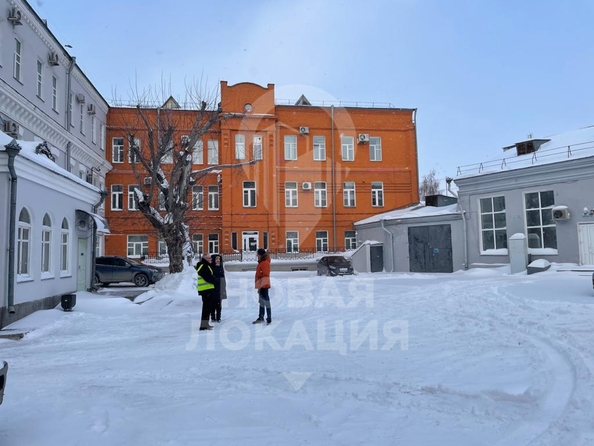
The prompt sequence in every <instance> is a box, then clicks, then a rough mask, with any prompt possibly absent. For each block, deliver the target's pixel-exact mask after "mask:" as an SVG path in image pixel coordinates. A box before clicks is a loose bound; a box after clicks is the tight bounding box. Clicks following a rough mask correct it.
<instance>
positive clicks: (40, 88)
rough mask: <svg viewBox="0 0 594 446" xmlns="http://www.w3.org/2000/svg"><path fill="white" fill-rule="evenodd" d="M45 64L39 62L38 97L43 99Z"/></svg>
mask: <svg viewBox="0 0 594 446" xmlns="http://www.w3.org/2000/svg"><path fill="white" fill-rule="evenodd" d="M42 94H43V63H42V62H41V61H39V60H38V61H37V97H38V98H39V99H43V96H42Z"/></svg>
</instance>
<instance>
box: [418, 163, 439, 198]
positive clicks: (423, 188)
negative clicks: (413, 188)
mask: <svg viewBox="0 0 594 446" xmlns="http://www.w3.org/2000/svg"><path fill="white" fill-rule="evenodd" d="M435 176H436V173H435V169H432V170H431V171H430V172H429V173H428V174H427V175H423V180H422V181H421V184H420V185H419V196H420V199H421V200H424V199H425V197H426V196H427V195H436V194H439V193H441V190H440V189H439V180H438V179H437V178H436V177H435Z"/></svg>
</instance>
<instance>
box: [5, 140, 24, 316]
mask: <svg viewBox="0 0 594 446" xmlns="http://www.w3.org/2000/svg"><path fill="white" fill-rule="evenodd" d="M4 147H5V148H6V153H7V154H8V170H9V172H10V212H9V216H8V219H9V230H8V296H7V298H8V299H7V305H6V306H7V307H8V313H9V314H14V313H15V309H14V281H15V278H14V270H15V268H14V260H15V259H14V252H15V249H14V245H15V240H16V219H17V216H16V202H17V174H16V170H15V169H14V159H15V158H16V156H17V155H18V154H19V152H20V151H21V147H20V146H19V144H18V143H17V141H16V140H15V139H13V140H12V141H10V143H8V144H6V145H5V146H4Z"/></svg>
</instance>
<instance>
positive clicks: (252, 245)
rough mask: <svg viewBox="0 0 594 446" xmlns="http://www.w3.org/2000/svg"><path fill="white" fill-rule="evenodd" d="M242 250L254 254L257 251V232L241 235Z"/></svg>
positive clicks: (246, 232)
mask: <svg viewBox="0 0 594 446" xmlns="http://www.w3.org/2000/svg"><path fill="white" fill-rule="evenodd" d="M242 237H243V250H244V251H248V252H255V251H257V250H258V231H245V232H243V233H242Z"/></svg>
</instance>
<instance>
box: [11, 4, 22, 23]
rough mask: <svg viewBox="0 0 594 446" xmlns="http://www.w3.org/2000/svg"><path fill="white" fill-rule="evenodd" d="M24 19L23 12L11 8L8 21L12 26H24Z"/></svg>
mask: <svg viewBox="0 0 594 446" xmlns="http://www.w3.org/2000/svg"><path fill="white" fill-rule="evenodd" d="M22 18H23V15H22V14H21V10H20V9H19V8H10V10H9V11H8V21H9V22H10V23H11V24H12V26H15V25H22V24H23V23H22V22H21V19H22Z"/></svg>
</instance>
